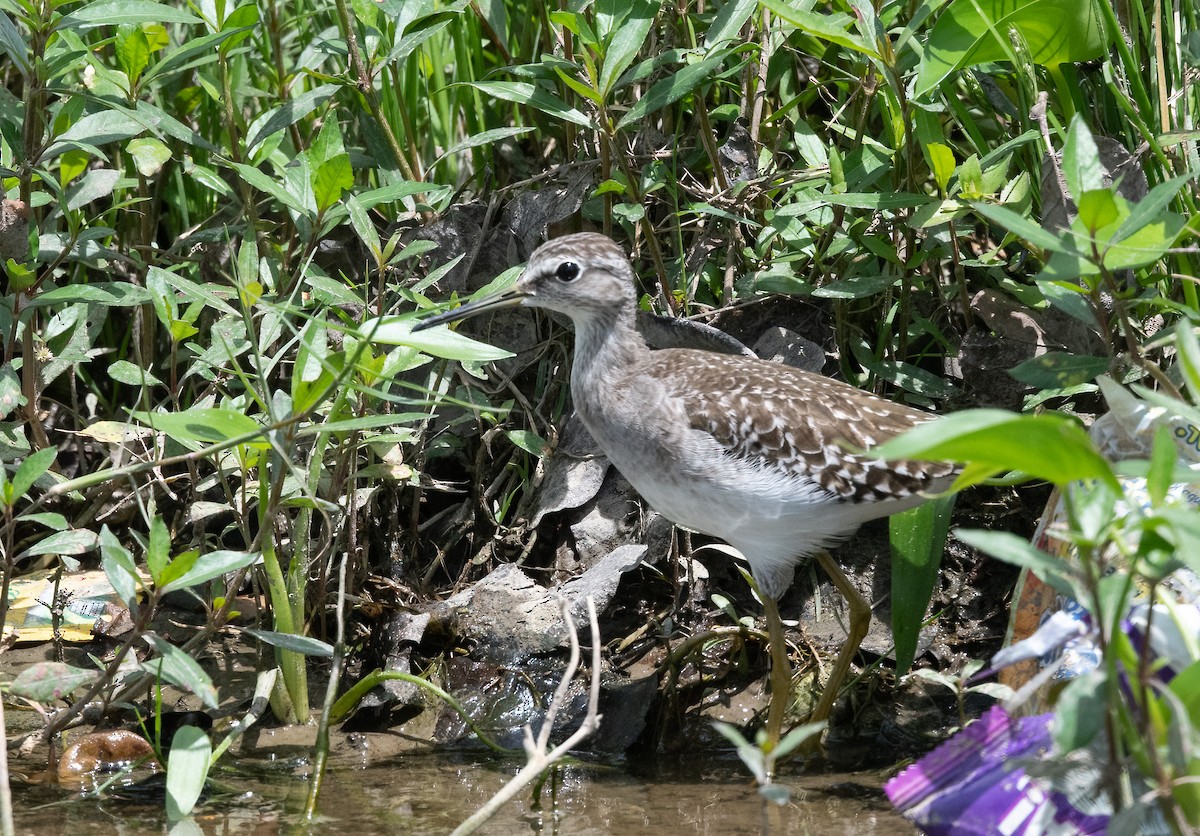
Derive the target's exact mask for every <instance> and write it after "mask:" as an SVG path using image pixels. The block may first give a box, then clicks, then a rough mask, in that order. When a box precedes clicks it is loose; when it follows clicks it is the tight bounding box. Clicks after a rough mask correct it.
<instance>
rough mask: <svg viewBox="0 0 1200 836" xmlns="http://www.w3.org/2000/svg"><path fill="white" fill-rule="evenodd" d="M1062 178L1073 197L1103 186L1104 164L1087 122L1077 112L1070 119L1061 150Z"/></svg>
mask: <svg viewBox="0 0 1200 836" xmlns="http://www.w3.org/2000/svg"><path fill="white" fill-rule="evenodd" d="M1062 171H1063V178H1064V179H1065V180H1066V181H1067V188H1068V189H1070V190H1071V195H1072V196H1074V197H1082V195H1084V194H1085V193H1086V192H1090V191H1095V190H1097V189H1102V188H1104V166H1103V164H1102V163H1101V162H1100V151H1099V149H1097V148H1096V140H1095V138H1094V137H1093V136H1092V131H1091V129H1090V128H1088V125H1087V122H1085V121H1083V117H1081V116H1079V115H1078V114H1076V115H1075V118H1074V119H1072V120H1071V126H1070V128H1068V130H1067V141H1066V143H1065V144H1064V145H1063V152H1062Z"/></svg>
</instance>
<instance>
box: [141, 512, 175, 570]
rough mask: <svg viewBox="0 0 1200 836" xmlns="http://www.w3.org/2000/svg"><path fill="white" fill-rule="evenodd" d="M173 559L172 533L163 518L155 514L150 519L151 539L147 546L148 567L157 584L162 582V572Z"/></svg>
mask: <svg viewBox="0 0 1200 836" xmlns="http://www.w3.org/2000/svg"><path fill="white" fill-rule="evenodd" d="M170 560H171V533H170V532H169V531H167V524H166V523H165V522H164V521H163V518H162V517H160V516H157V515H155V517H154V519H152V520H150V539H149V543H148V544H147V546H146V568H148V569H149V570H150V579H151V580H152V581H154V583H155V585H156V586H157V585H159V584H161V583H162V572H163V569H165V568H166V566H167V563H169V562H170Z"/></svg>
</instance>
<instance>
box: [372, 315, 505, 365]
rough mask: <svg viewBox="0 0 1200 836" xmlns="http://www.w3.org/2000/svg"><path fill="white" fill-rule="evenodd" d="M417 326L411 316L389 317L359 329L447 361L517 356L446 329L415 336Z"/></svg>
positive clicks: (424, 332)
mask: <svg viewBox="0 0 1200 836" xmlns="http://www.w3.org/2000/svg"><path fill="white" fill-rule="evenodd" d="M416 323H417V321H416V320H415V319H413V318H412V317H411V316H404V317H400V316H385V317H382V318H380V319H372V320H369V321H367V322H364V323H363V324H362V326H361V328H360V329H359V330H360V332H361V333H362V334H363V335H370V337H371V339H372V340H373V341H374V342H377V343H385V344H387V345H406V346H409V347H410V348H415V349H417V350H418V351H420V352H423V353H425V354H431V355H433V356H434V357H441V358H443V359H446V360H459V361H474V362H488V361H491V360H503V359H504V358H505V357H512V356H514V355H513V353H512V352H511V351H505V350H504V349H502V348H497V347H496V346H493V345H488V344H487V343H481V342H479V341H478V340H473V339H471V338H470V337H466V336H463V335H462V334H459V333H458V332H457V331H451V330H450V329H449V328H446V327H441V328H430V329H429V330H428V331H419V332H417V333H415V334H414V333H413V332H412V327H413V326H414V325H415V324H416Z"/></svg>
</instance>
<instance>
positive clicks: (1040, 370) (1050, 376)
mask: <svg viewBox="0 0 1200 836" xmlns="http://www.w3.org/2000/svg"><path fill="white" fill-rule="evenodd" d="M1108 366H1109V360H1108V358H1107V357H1089V356H1087V355H1083V354H1068V353H1066V352H1063V351H1047V352H1046V353H1045V354H1042V355H1039V356H1037V357H1033V358H1031V359H1029V360H1026V361H1025V362H1023V363H1021V364H1019V365H1017V366H1015V367H1014V368H1012V369H1009V372H1008V373H1009V374H1010V375H1012V376H1013V377H1015V378H1016V379H1017V380H1019V381H1021V382H1022V383H1024V384H1025V385H1027V386H1033V387H1034V388H1037V389H1066V388H1067V387H1068V386H1078V385H1079V384H1081V383H1088V382H1090V381H1091V380H1093V379H1095V377H1096V375H1099V374H1104V373H1105V372H1106V371H1108Z"/></svg>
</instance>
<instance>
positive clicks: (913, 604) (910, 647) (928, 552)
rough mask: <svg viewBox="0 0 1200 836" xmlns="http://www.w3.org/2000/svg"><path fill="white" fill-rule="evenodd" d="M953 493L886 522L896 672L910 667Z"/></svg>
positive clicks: (935, 575)
mask: <svg viewBox="0 0 1200 836" xmlns="http://www.w3.org/2000/svg"><path fill="white" fill-rule="evenodd" d="M954 499H955V495H954V494H950V495H949V496H941V497H937V498H936V499H933V500H931V501H929V502H927V503H925V504H924V505H920V506H918V507H916V508H913V509H911V510H908V511H904V512H903V513H900V514H894V515H893V516H892V517H891V519H890V520H889V521H888V525H889V528H890V532H891V546H892V635H893V637H894V638H895V641H896V673H897V674H902V673H904V672H905V671H907V670H908V669H909V668H910V667H912V663H913V657H914V656H916V653H917V641H918V639H919V638H920V635H921V624H922V622H923V621H924V620H925V611H926V610H928V609H929V602H930V600H932V598H933V590H934V587H935V586H936V585H937V579H938V568H939V567H940V566H941V562H942V553H943V552H944V551H945V549H946V535H947V533H948V532H949V530H950V513H951V511H953V510H954Z"/></svg>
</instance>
